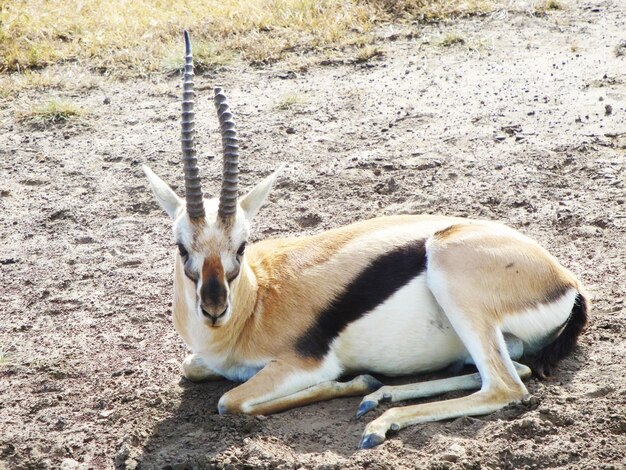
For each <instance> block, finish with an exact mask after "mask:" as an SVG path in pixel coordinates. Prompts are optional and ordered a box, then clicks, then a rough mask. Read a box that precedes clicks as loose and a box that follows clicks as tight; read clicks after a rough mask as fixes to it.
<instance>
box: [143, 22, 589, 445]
mask: <svg viewBox="0 0 626 470" xmlns="http://www.w3.org/2000/svg"><path fill="white" fill-rule="evenodd" d="M185 43H186V61H185V71H184V85H183V103H182V154H183V165H184V174H185V199H181V198H179V197H178V196H177V195H176V194H175V193H174V191H173V190H172V189H171V188H170V187H169V186H168V185H167V184H166V183H164V182H163V181H162V180H161V179H160V178H159V177H158V176H156V175H155V174H154V173H153V172H152V171H151V170H150V169H149V168H147V167H145V166H144V171H145V173H146V175H147V177H148V180H149V182H150V186H151V188H152V191H153V192H154V194H155V196H156V199H157V200H158V202H159V204H160V205H161V206H162V207H163V209H165V211H166V212H167V213H168V214H169V216H170V217H171V218H172V219H173V221H174V222H173V229H174V237H175V240H176V243H177V245H178V252H177V253H176V259H175V268H174V303H173V322H174V326H175V328H176V330H177V331H178V332H179V333H180V335H181V336H182V338H183V340H184V341H185V343H186V344H187V346H188V347H189V349H190V350H191V354H190V355H189V356H187V358H186V359H185V360H184V362H183V373H184V375H185V376H186V377H187V378H188V379H190V380H193V381H196V380H206V379H218V378H223V377H225V378H227V379H229V380H233V381H238V382H243V383H242V384H241V385H239V386H237V387H235V388H234V389H232V390H230V391H229V392H227V393H225V394H224V395H223V396H222V397H221V399H220V400H219V404H218V410H219V413H247V414H269V413H275V412H279V411H282V410H286V409H289V408H292V407H296V406H301V405H304V404H309V403H313V402H316V401H320V400H326V399H330V398H333V397H340V396H353V395H366V396H365V397H364V398H363V400H362V402H361V404H360V406H359V408H358V411H357V417H360V416H362V415H363V414H365V413H367V412H368V411H371V410H373V409H374V408H376V406H377V405H378V403H380V402H382V401H391V402H396V401H402V400H408V399H414V398H419V397H426V396H432V395H436V394H442V393H445V392H449V391H453V390H477V391H476V392H474V393H473V394H470V395H468V396H465V397H462V398H455V399H451V400H444V401H438V402H433V403H427V404H417V405H412V406H406V407H402V408H391V409H389V410H387V411H386V412H384V413H383V414H382V415H381V416H380V417H378V418H377V419H375V420H374V421H372V422H370V423H369V424H368V425H367V427H366V428H365V431H364V434H363V437H362V439H361V442H360V447H361V448H369V447H373V446H375V445H377V444H380V443H381V442H383V441H384V440H385V435H386V433H387V432H388V431H389V430H392V431H397V430H398V429H400V428H403V427H406V426H408V425H411V424H416V423H424V422H428V421H435V420H442V419H448V418H454V417H458V416H462V415H482V414H486V413H490V412H493V411H495V410H498V409H500V408H502V407H504V406H506V405H507V404H509V403H511V402H515V401H519V400H522V399H523V398H524V397H526V396H527V395H528V391H527V390H526V387H525V386H524V384H523V382H522V379H524V378H526V377H529V376H530V375H531V369H530V368H529V367H527V366H526V365H522V364H519V363H517V362H514V361H516V360H518V359H519V358H520V357H521V356H522V354H525V355H531V357H534V367H535V372H536V373H537V374H539V375H543V374H544V373H549V371H550V368H551V367H552V366H553V365H554V364H555V363H556V362H557V361H558V360H559V359H561V358H562V357H563V356H565V355H566V354H568V353H569V352H570V351H571V350H572V349H573V347H574V346H575V343H576V340H577V338H578V336H579V335H580V333H581V331H582V330H583V328H584V326H585V323H586V321H587V300H586V298H585V295H584V294H583V292H582V287H581V285H580V283H579V281H578V280H577V279H576V277H575V276H574V275H573V274H572V273H570V271H568V270H567V269H565V268H564V267H562V266H561V265H560V264H559V263H558V261H557V260H556V259H555V258H554V257H553V256H551V255H550V254H549V253H548V252H547V251H546V250H545V249H543V248H542V247H541V246H539V245H538V244H537V243H536V242H535V241H533V240H531V239H530V238H528V237H526V236H524V235H522V234H520V233H519V232H517V231H515V230H513V229H511V228H508V227H506V226H504V225H501V224H499V223H495V222H488V221H482V220H469V219H464V218H455V217H439V216H430V215H428V216H394V217H381V218H375V219H372V220H367V221H363V222H358V223H355V224H352V225H349V226H347V227H342V228H336V229H333V230H329V231H326V232H323V233H320V234H317V235H313V236H307V237H297V238H281V239H273V240H265V241H261V242H258V243H255V244H252V245H247V240H248V235H249V232H250V223H251V221H252V219H253V218H254V216H255V215H256V214H257V212H258V210H259V208H260V207H261V206H262V204H263V202H264V201H265V199H266V197H267V195H268V193H269V191H270V189H271V188H272V185H273V183H274V181H275V180H276V178H277V174H278V172H276V173H274V174H272V175H270V176H269V177H267V178H265V179H264V180H263V181H261V182H260V183H259V184H258V185H257V186H256V187H254V189H252V190H251V191H250V192H249V193H247V194H246V195H245V196H243V197H242V198H238V169H237V168H238V167H237V165H238V158H239V156H238V155H239V154H238V139H237V133H236V130H235V125H234V122H233V116H232V114H231V112H230V109H229V105H228V103H227V100H226V97H225V95H224V93H223V92H222V89H221V88H215V105H216V108H217V112H218V116H219V122H220V128H221V133H222V143H223V151H224V173H223V180H222V189H221V194H220V197H219V200H218V199H217V198H216V199H203V194H202V189H201V185H200V177H199V174H198V166H197V160H196V152H195V146H194V112H193V106H194V97H195V93H194V91H193V61H192V55H191V46H190V42H189V36H188V35H187V33H186V32H185ZM464 363H472V364H475V365H476V367H477V369H478V373H476V374H472V375H464V376H458V377H452V378H447V379H440V380H434V381H430V382H424V383H418V384H414V385H402V386H397V387H389V386H382V384H381V383H380V382H378V381H377V380H376V379H374V378H373V377H371V376H369V375H360V376H357V377H356V378H355V379H353V380H351V381H349V382H338V381H337V380H338V379H339V378H340V377H341V376H342V375H344V374H354V373H357V372H373V373H379V374H386V375H402V374H411V373H417V372H424V371H432V370H439V369H443V368H446V367H448V366H451V365H459V364H461V365H462V364H464Z"/></svg>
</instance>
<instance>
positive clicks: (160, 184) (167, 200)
mask: <svg viewBox="0 0 626 470" xmlns="http://www.w3.org/2000/svg"><path fill="white" fill-rule="evenodd" d="M142 167H143V172H144V173H145V174H146V176H147V177H148V181H149V182H150V188H152V192H153V193H154V196H155V197H156V200H157V201H158V202H159V205H160V206H161V207H162V208H163V209H165V212H167V215H169V216H170V218H171V219H175V218H176V213H177V212H178V209H179V208H180V207H181V206H182V205H183V200H182V199H181V198H179V197H178V196H177V195H176V193H175V192H174V191H173V190H172V188H170V187H169V186H168V185H167V183H166V182H165V181H163V180H162V179H161V178H159V177H158V176H157V175H156V174H155V173H154V172H153V171H152V170H151V169H150V168H148V167H147V166H146V165H142Z"/></svg>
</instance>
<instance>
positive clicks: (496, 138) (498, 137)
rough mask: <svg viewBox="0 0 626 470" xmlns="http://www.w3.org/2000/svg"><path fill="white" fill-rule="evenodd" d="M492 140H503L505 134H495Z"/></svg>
mask: <svg viewBox="0 0 626 470" xmlns="http://www.w3.org/2000/svg"><path fill="white" fill-rule="evenodd" d="M494 140H495V141H496V142H503V141H504V140H506V136H505V135H502V134H499V135H497V136H495V137H494Z"/></svg>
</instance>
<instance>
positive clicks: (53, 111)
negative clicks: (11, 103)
mask: <svg viewBox="0 0 626 470" xmlns="http://www.w3.org/2000/svg"><path fill="white" fill-rule="evenodd" d="M85 114H86V112H85V111H84V110H83V109H82V108H80V107H78V106H76V105H75V104H73V103H70V102H68V101H60V100H49V101H46V102H44V103H41V104H38V105H35V106H33V107H32V108H31V109H29V110H28V111H18V112H17V113H16V117H17V120H18V121H19V122H22V123H26V124H31V125H33V126H36V127H49V126H52V125H59V124H65V123H67V122H69V121H72V120H75V119H77V118H79V117H82V116H84V115H85Z"/></svg>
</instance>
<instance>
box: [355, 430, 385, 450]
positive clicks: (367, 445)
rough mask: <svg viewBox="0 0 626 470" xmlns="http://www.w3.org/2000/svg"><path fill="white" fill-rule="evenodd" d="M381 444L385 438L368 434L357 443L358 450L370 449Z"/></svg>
mask: <svg viewBox="0 0 626 470" xmlns="http://www.w3.org/2000/svg"><path fill="white" fill-rule="evenodd" d="M383 442H385V438H384V437H383V436H379V435H378V434H368V435H367V436H363V437H362V438H361V442H359V449H371V448H372V447H376V446H377V445H379V444H382V443H383Z"/></svg>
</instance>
